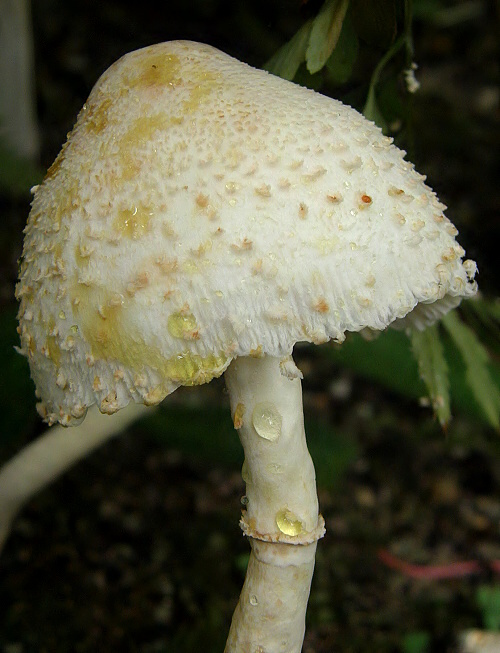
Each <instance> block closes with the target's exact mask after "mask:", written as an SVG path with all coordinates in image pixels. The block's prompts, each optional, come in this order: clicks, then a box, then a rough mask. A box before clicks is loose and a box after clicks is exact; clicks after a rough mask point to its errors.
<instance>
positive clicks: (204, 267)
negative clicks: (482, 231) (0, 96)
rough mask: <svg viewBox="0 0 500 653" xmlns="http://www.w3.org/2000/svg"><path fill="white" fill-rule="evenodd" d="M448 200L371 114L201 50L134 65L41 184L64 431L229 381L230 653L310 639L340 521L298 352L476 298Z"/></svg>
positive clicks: (50, 383)
mask: <svg viewBox="0 0 500 653" xmlns="http://www.w3.org/2000/svg"><path fill="white" fill-rule="evenodd" d="M444 209H445V207H444V206H443V205H442V204H441V203H440V202H439V201H438V200H437V198H436V196H435V194H434V193H433V192H432V191H431V190H430V189H429V188H428V187H427V186H426V185H425V183H424V178H423V177H422V176H421V175H419V174H417V172H415V170H414V169H413V166H412V165H411V164H410V163H408V162H407V161H405V160H404V153H403V152H402V151H400V150H398V149H397V148H396V147H395V146H394V145H393V144H392V141H391V139H390V138H387V137H386V136H384V135H383V134H382V133H381V132H380V130H379V129H378V128H377V127H376V126H375V125H373V124H372V123H370V122H369V121H367V120H366V119H365V118H363V117H362V116H361V115H360V114H358V113H357V112H356V111H354V110H353V109H351V108H349V107H346V106H344V105H343V104H341V103H340V102H338V101H335V100H332V99H329V98H327V97H324V96H322V95H320V94H317V93H315V92H313V91H310V90H307V89H305V88H301V87H299V86H296V85H294V84H292V83H290V82H286V81H284V80H282V79H279V78H277V77H274V76H272V75H270V74H268V73H266V72H263V71H261V70H255V69H253V68H251V67H249V66H247V65H245V64H243V63H240V62H238V61H236V60H235V59H233V58H231V57H229V56H227V55H226V54H223V53H222V52H219V51H217V50H215V49H214V48H212V47H209V46H207V45H201V44H197V43H191V42H186V41H177V42H169V43H163V44H159V45H155V46H152V47H147V48H145V49H142V50H139V51H136V52H132V53H131V54H128V55H126V56H124V57H123V58H122V59H120V60H119V61H118V62H116V63H115V64H114V65H112V66H111V68H109V70H108V71H106V72H105V73H104V74H103V75H102V77H101V78H100V80H99V81H98V82H97V84H96V86H95V87H94V89H93V90H92V92H91V94H90V97H89V98H88V101H87V102H86V104H85V105H84V107H83V109H82V110H81V112H80V114H79V116H78V120H77V123H76V126H75V127H74V129H73V131H72V133H71V134H70V136H69V138H68V141H67V143H66V144H65V145H64V147H63V149H62V150H61V152H60V154H59V156H58V157H57V159H56V160H55V162H54V163H53V165H52V166H51V167H50V169H49V171H48V173H47V176H46V177H45V179H44V181H43V183H42V184H41V186H40V187H37V188H36V189H35V191H34V201H33V206H32V210H31V213H30V217H29V221H28V225H27V228H26V238H25V245H24V253H23V259H22V263H21V269H20V280H19V283H18V286H17V297H18V299H19V300H20V310H19V333H20V337H21V351H22V353H23V354H24V355H25V356H27V358H28V360H29V364H30V368H31V374H32V377H33V379H34V381H35V384H36V388H37V392H38V395H39V398H40V403H39V404H38V406H39V410H40V413H41V415H42V416H43V417H44V419H45V420H46V421H47V422H49V424H52V423H55V422H59V423H61V424H63V425H70V424H73V423H78V422H79V421H80V420H82V419H83V417H84V416H85V413H86V411H87V409H88V407H90V406H92V405H93V404H97V406H98V407H99V409H100V410H101V411H102V412H103V413H114V412H116V411H118V410H119V409H121V408H123V407H125V406H127V404H129V403H130V402H138V403H144V404H146V405H154V404H157V403H159V402H160V401H162V400H163V399H164V398H165V397H166V396H167V395H169V394H170V393H171V392H173V391H174V390H175V389H176V388H177V387H179V386H181V385H188V386H189V385H198V384H203V383H207V382H209V381H210V380H211V379H212V378H214V377H218V376H220V375H222V374H223V373H225V378H226V383H227V388H228V391H229V396H230V403H231V411H232V417H233V422H234V426H235V428H236V429H237V430H238V433H239V435H240V438H241V441H242V444H243V448H244V452H245V463H244V468H243V477H244V480H245V482H246V496H245V501H244V503H245V507H244V510H243V514H242V517H241V527H242V529H243V532H244V534H245V535H246V536H247V537H248V539H249V540H250V544H251V549H252V552H251V557H250V562H249V566H248V571H247V576H246V580H245V584H244V587H243V591H242V594H241V596H240V600H239V603H238V606H237V608H236V611H235V614H234V617H233V622H232V626H231V630H230V634H229V639H228V643H227V646H226V651H227V652H243V651H245V652H246V653H248V652H249V651H252V653H255V652H257V651H259V652H261V653H262V652H264V651H265V652H266V653H272V652H275V651H276V652H277V651H287V653H291V652H298V651H300V650H301V646H302V641H303V636H304V617H305V611H306V605H307V600H308V595H309V589H310V583H311V578H312V573H313V567H314V557H315V551H316V545H317V541H318V539H319V538H321V537H322V536H323V534H324V522H323V519H322V517H321V516H320V514H319V510H318V500H317V495H316V487H315V473H314V467H313V463H312V461H311V458H310V456H309V453H308V451H307V446H306V440H305V434H304V425H303V414H302V402H301V381H300V378H301V373H300V371H299V370H298V369H297V367H296V366H295V364H294V362H293V359H292V350H293V347H294V345H295V343H297V342H309V343H314V344H320V343H325V342H327V341H329V340H334V341H337V342H342V341H343V340H344V338H345V333H346V332H347V331H361V330H368V331H380V330H383V329H385V328H386V327H387V326H389V325H391V326H394V327H397V328H410V327H412V328H417V329H422V328H425V326H426V325H428V324H430V323H432V322H433V321H435V320H436V319H438V318H439V317H440V316H442V315H443V314H445V313H446V312H447V311H449V310H450V309H452V308H454V307H456V306H457V305H458V304H459V302H460V300H461V299H462V298H463V297H470V296H472V295H473V294H474V293H475V292H476V283H475V282H474V274H475V271H476V266H475V263H474V262H472V261H469V260H465V261H464V260H463V257H464V254H465V252H464V250H463V249H462V248H461V247H460V245H458V244H457V242H456V240H455V236H456V234H457V230H456V229H455V227H454V226H453V225H452V224H451V222H450V221H449V220H448V219H447V218H446V217H445V216H444V214H443V210H444Z"/></svg>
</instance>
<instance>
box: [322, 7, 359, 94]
mask: <svg viewBox="0 0 500 653" xmlns="http://www.w3.org/2000/svg"><path fill="white" fill-rule="evenodd" d="M358 50H359V41H358V37H357V35H356V32H355V31H354V28H353V26H352V20H351V18H350V14H347V16H346V17H345V19H344V23H343V25H342V31H341V32H340V36H339V40H338V41H337V45H336V46H335V49H334V51H333V52H332V54H331V55H330V57H329V59H328V61H327V62H326V67H327V70H328V75H329V79H330V81H331V82H332V84H345V82H347V80H348V79H349V78H350V77H351V73H352V68H353V66H354V62H355V61H356V58H357V56H358Z"/></svg>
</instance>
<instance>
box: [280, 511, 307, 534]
mask: <svg viewBox="0 0 500 653" xmlns="http://www.w3.org/2000/svg"><path fill="white" fill-rule="evenodd" d="M276 526H277V527H278V528H279V529H280V531H281V532H282V533H283V534H284V535H290V536H292V537H296V536H297V535H301V534H302V533H305V528H304V524H303V523H302V521H301V520H300V519H299V518H298V517H297V515H295V514H294V513H293V512H292V511H291V510H288V508H283V509H282V510H280V511H279V512H277V513H276Z"/></svg>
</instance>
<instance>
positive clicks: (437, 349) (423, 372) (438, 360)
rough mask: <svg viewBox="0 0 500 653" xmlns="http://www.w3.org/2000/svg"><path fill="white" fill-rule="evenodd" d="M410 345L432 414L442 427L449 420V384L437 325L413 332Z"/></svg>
mask: <svg viewBox="0 0 500 653" xmlns="http://www.w3.org/2000/svg"><path fill="white" fill-rule="evenodd" d="M411 344H412V349H413V353H414V355H415V358H416V359H417V362H418V370H419V372H420V376H421V378H422V380H423V381H424V383H425V385H426V387H427V390H428V392H429V396H430V398H431V402H432V407H433V408H434V412H435V413H436V416H437V417H438V419H439V422H440V424H442V425H443V426H444V425H445V424H447V423H448V422H449V420H450V418H451V411H450V383H449V379H448V365H447V363H446V358H445V356H444V351H443V345H442V343H441V339H440V337H439V330H438V327H437V325H433V326H431V327H429V328H428V329H425V331H415V332H413V333H412V334H411Z"/></svg>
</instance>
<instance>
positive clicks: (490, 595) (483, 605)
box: [476, 584, 500, 631]
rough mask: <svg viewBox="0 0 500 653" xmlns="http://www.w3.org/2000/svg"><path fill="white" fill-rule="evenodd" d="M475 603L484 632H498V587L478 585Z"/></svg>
mask: <svg viewBox="0 0 500 653" xmlns="http://www.w3.org/2000/svg"><path fill="white" fill-rule="evenodd" d="M476 601H477V604H478V607H479V609H480V610H481V615H482V620H483V626H484V627H485V628H486V630H495V631H500V585H498V584H497V585H480V586H479V587H478V588H477V592H476Z"/></svg>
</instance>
